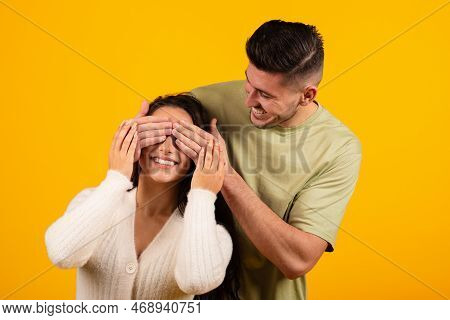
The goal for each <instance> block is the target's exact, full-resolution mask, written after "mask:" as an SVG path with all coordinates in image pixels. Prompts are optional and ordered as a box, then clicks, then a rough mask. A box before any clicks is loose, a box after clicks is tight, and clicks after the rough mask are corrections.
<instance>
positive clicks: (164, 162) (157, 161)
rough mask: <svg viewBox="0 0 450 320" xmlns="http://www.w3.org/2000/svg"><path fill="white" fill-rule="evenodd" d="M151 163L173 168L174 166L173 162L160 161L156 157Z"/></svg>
mask: <svg viewBox="0 0 450 320" xmlns="http://www.w3.org/2000/svg"><path fill="white" fill-rule="evenodd" d="M153 161H155V162H156V163H159V164H164V165H166V166H174V165H176V163H175V162H173V161H170V160H163V159H160V158H157V157H155V158H153Z"/></svg>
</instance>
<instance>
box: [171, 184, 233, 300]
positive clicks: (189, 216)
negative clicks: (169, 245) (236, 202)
mask: <svg viewBox="0 0 450 320" xmlns="http://www.w3.org/2000/svg"><path fill="white" fill-rule="evenodd" d="M216 198H217V196H216V194H214V193H213V192H211V191H209V190H204V189H191V190H190V191H189V193H188V202H187V205H186V209H185V212H184V226H183V234H182V236H181V240H180V243H179V247H178V252H177V262H176V266H175V280H176V281H177V284H178V286H179V288H180V289H181V290H182V291H183V292H185V293H187V294H194V295H199V294H203V293H206V292H209V291H211V290H213V289H215V288H217V287H218V286H219V285H220V284H221V283H222V282H223V280H224V278H225V273H226V269H227V266H228V263H229V262H230V259H231V254H232V250H233V243H232V240H231V237H230V235H229V233H228V232H227V231H226V229H225V228H224V227H223V226H221V225H218V224H217V223H216V219H215V215H214V202H215V200H216Z"/></svg>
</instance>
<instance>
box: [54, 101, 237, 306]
mask: <svg viewBox="0 0 450 320" xmlns="http://www.w3.org/2000/svg"><path fill="white" fill-rule="evenodd" d="M147 115H148V116H151V119H152V123H151V124H150V125H153V126H154V128H159V129H157V130H155V131H154V132H156V133H158V135H157V136H156V135H155V136H154V137H153V138H151V139H152V141H153V145H150V146H148V147H145V148H143V149H142V150H139V148H138V140H139V139H140V138H142V139H145V136H144V135H142V134H141V133H139V134H138V131H139V130H138V127H137V124H136V123H135V122H134V121H126V122H124V123H122V125H121V126H120V127H119V129H118V130H117V132H116V134H115V136H114V139H113V142H112V145H111V149H110V154H109V170H108V172H107V174H106V178H105V179H104V180H103V181H102V183H101V184H100V185H99V186H97V187H95V188H87V189H85V190H83V191H81V192H80V193H79V194H78V195H77V196H76V197H75V198H74V199H73V200H72V201H71V202H70V204H69V206H68V208H67V211H66V213H65V214H64V215H63V216H62V217H60V218H59V219H58V220H57V221H55V222H54V223H53V224H52V225H51V226H50V227H49V228H48V230H47V232H46V234H45V241H46V246H47V251H48V255H49V258H50V260H51V261H52V262H53V263H54V264H55V265H57V266H59V267H61V268H74V267H76V268H78V272H77V294H76V297H77V299H139V300H145V299H192V298H194V297H195V296H196V297H195V298H199V299H235V298H238V294H237V291H238V289H239V283H238V280H237V272H238V256H237V250H236V249H235V250H233V245H234V246H236V241H233V240H232V237H234V233H235V231H234V225H233V220H232V219H231V215H230V213H229V212H227V211H228V210H227V207H226V205H225V202H224V201H223V198H221V197H220V196H219V197H217V193H218V192H219V191H220V189H221V187H222V184H223V179H224V157H223V154H222V151H221V150H220V147H219V145H218V144H215V143H214V141H213V140H211V141H210V142H209V143H208V146H207V147H206V148H204V149H202V151H201V153H200V155H199V159H198V160H197V165H195V164H194V163H193V162H192V160H190V159H189V158H188V157H187V155H185V154H184V153H182V152H181V151H180V150H179V149H178V147H177V146H176V144H175V143H174V138H173V136H172V135H171V132H172V131H171V130H172V129H171V128H172V124H173V123H174V122H177V121H179V120H184V121H187V122H190V123H192V124H194V125H196V126H198V127H202V126H204V125H206V124H207V123H209V121H208V120H209V119H208V118H207V116H206V113H205V111H204V109H203V107H202V105H201V104H200V102H199V101H198V100H196V99H195V98H193V97H192V96H190V95H187V94H179V95H176V96H166V97H159V98H158V99H156V100H155V101H153V102H152V103H151V104H150V106H149V111H148V113H147ZM135 155H137V156H138V158H137V159H136V160H138V162H136V163H134V158H135ZM192 172H193V176H192ZM216 199H217V200H218V201H217V204H218V207H217V210H216V212H215V210H214V209H215V207H214V203H215V201H216ZM216 219H217V221H216ZM217 222H220V223H222V224H223V226H222V225H221V224H217ZM224 226H225V227H224ZM233 242H234V243H233ZM230 260H231V261H230Z"/></svg>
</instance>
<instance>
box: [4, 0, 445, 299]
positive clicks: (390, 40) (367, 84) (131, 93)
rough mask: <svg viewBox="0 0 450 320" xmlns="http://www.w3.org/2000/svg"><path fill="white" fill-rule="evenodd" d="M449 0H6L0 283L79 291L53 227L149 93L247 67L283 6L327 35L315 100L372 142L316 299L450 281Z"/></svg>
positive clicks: (399, 293) (433, 289)
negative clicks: (51, 250)
mask: <svg viewBox="0 0 450 320" xmlns="http://www.w3.org/2000/svg"><path fill="white" fill-rule="evenodd" d="M447 4H448V1H443V0H439V1H438V0H432V1H398V2H397V1H385V0H380V1H374V2H372V3H366V2H361V1H339V2H330V1H313V2H311V1H298V0H297V1H285V0H279V1H276V2H274V1H266V0H258V1H253V0H252V1H226V2H211V1H193V2H186V1H158V2H156V1H141V2H131V1H129V2H127V3H126V4H125V3H122V4H118V3H114V2H111V1H95V2H92V1H76V2H75V1H74V2H72V3H68V2H66V1H63V2H61V1H46V0H44V1H39V2H31V1H27V2H25V1H17V0H1V1H0V46H1V50H0V85H1V87H0V106H1V108H0V115H1V121H2V124H1V126H0V134H1V136H2V137H3V140H2V142H1V148H0V149H1V158H0V161H1V164H0V173H1V177H2V184H1V186H0V190H1V193H0V194H1V201H0V212H1V216H0V223H1V230H0V246H1V248H0V259H1V262H2V263H0V278H1V281H0V297H1V298H8V299H71V298H74V297H75V271H74V270H59V269H57V268H54V267H53V268H52V267H51V263H50V261H49V260H48V258H47V255H46V250H45V245H44V232H45V230H46V228H47V227H48V226H49V225H50V224H51V223H52V222H53V221H54V220H55V219H56V218H57V217H59V216H60V215H61V214H62V213H63V212H64V210H65V208H66V206H67V204H68V202H69V201H70V200H71V199H72V197H73V196H74V195H75V194H76V193H77V192H79V191H80V190H81V189H83V188H86V187H88V186H95V185H97V184H98V183H99V182H100V181H101V180H102V179H103V177H104V175H105V172H106V170H107V154H108V149H109V144H110V142H111V138H112V135H113V133H114V131H115V128H116V127H117V125H118V124H119V123H120V122H121V121H122V120H123V119H125V118H129V117H132V116H134V114H135V113H136V112H137V110H138V108H139V105H140V102H141V100H142V98H143V97H147V98H149V99H151V98H153V97H155V96H156V95H159V94H163V93H171V92H178V91H184V90H189V89H191V88H193V87H196V86H199V85H204V84H208V83H213V82H220V81H226V80H231V79H242V78H243V77H244V69H245V67H246V63H247V59H246V56H245V51H244V44H245V41H246V39H247V37H249V36H250V35H251V33H252V32H253V31H254V30H255V29H256V28H257V27H258V26H259V25H260V24H261V23H263V22H264V21H266V20H269V19H274V18H281V19H285V20H295V21H302V22H305V23H310V24H314V25H316V26H317V27H318V28H319V30H320V31H321V33H322V34H323V36H324V39H325V50H326V61H325V75H324V80H323V82H322V86H321V88H320V90H319V97H318V100H319V101H320V102H321V103H322V104H323V105H324V106H325V107H326V108H328V109H329V110H330V111H331V112H332V113H333V114H335V115H336V116H337V117H338V118H339V119H341V120H342V121H343V122H344V123H345V124H347V125H348V126H349V127H350V128H351V129H352V130H353V131H354V132H355V133H356V134H357V135H358V136H359V138H360V140H361V142H362V145H363V163H362V168H361V175H360V179H359V182H358V185H357V188H356V191H355V193H354V195H353V198H352V200H351V201H350V204H349V206H348V209H347V212H346V215H345V218H344V221H343V224H342V230H341V231H340V233H339V236H338V242H337V246H336V251H335V252H334V253H332V254H325V255H324V257H323V258H322V259H321V261H320V262H319V264H318V265H317V266H316V267H315V268H314V270H313V271H312V272H310V274H309V275H308V284H309V298H311V299H442V298H445V297H449V296H450V278H449V277H448V271H449V270H450V256H449V252H450V244H449V241H448V239H447V236H448V234H449V232H450V210H449V209H450V207H449V202H448V199H449V196H450V194H449V181H450V172H449V165H448V164H449V163H450V159H449V158H450V149H449V143H448V141H449V124H448V122H449V120H450V117H449V115H450V111H449V102H450V95H449V77H450V59H449V53H450V50H449V49H450V42H449V41H448V34H449V32H450V22H449V21H450V16H449V14H450V6H447Z"/></svg>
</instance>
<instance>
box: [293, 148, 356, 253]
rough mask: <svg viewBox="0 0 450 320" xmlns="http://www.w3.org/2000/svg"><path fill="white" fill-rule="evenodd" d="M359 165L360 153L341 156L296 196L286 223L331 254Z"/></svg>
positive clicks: (354, 183)
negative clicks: (310, 236) (319, 241)
mask: <svg viewBox="0 0 450 320" xmlns="http://www.w3.org/2000/svg"><path fill="white" fill-rule="evenodd" d="M360 164H361V153H350V154H343V155H340V156H339V157H337V158H336V159H335V160H334V161H333V163H331V164H330V165H329V166H328V168H327V169H325V170H324V171H323V172H322V173H320V174H318V175H317V176H315V177H314V178H312V179H311V181H310V182H309V183H308V184H307V185H306V186H305V187H304V188H303V189H302V190H301V191H300V192H299V193H298V194H297V196H296V199H295V200H294V204H293V206H292V209H291V211H290V214H289V220H288V222H289V223H290V224H291V225H292V226H294V227H297V228H299V229H300V230H302V231H305V232H308V233H312V234H314V235H316V236H318V237H320V238H322V239H324V240H325V241H327V242H328V247H327V249H326V251H329V252H332V251H334V246H335V241H336V235H337V232H338V229H339V225H340V223H341V220H342V217H343V215H344V212H345V208H346V206H347V203H348V201H349V200H350V197H351V195H352V194H353V191H354V188H355V185H356V182H357V179H358V174H359V168H360Z"/></svg>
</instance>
